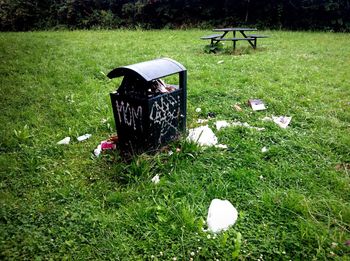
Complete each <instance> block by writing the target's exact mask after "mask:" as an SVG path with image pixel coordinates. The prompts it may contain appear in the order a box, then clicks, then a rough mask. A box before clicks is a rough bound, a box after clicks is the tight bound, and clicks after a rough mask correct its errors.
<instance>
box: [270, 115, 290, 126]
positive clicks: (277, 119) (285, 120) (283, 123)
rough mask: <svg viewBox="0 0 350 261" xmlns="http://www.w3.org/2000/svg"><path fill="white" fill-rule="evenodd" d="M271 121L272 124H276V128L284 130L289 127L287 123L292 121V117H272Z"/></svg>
mask: <svg viewBox="0 0 350 261" xmlns="http://www.w3.org/2000/svg"><path fill="white" fill-rule="evenodd" d="M272 120H273V122H274V123H276V124H277V125H278V126H280V127H281V128H283V129H285V128H287V126H288V125H289V123H290V122H291V120H292V117H287V116H278V117H275V116H272Z"/></svg>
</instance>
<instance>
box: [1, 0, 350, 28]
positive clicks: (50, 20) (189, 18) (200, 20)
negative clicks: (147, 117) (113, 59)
mask: <svg viewBox="0 0 350 261" xmlns="http://www.w3.org/2000/svg"><path fill="white" fill-rule="evenodd" d="M239 25H254V26H259V27H260V28H261V27H267V28H284V29H306V30H334V31H350V0H281V1H270V0H241V1H237V0H216V1H210V0H129V1H128V0H30V1H29V0H0V30H1V31H26V30H35V29H46V28H55V27H66V28H73V29H74V28H93V27H101V28H120V27H127V28H133V27H140V26H141V27H143V28H164V27H168V28H169V27H170V28H181V27H188V26H190V27H192V26H197V27H212V26H239Z"/></svg>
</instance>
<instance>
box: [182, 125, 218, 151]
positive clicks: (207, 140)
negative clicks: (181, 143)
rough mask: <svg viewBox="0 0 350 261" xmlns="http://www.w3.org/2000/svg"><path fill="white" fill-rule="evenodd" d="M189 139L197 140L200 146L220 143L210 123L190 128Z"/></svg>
mask: <svg viewBox="0 0 350 261" xmlns="http://www.w3.org/2000/svg"><path fill="white" fill-rule="evenodd" d="M187 140H189V141H193V142H196V143H198V144H199V145H200V146H213V145H216V144H217V143H218V138H217V137H216V136H215V134H214V132H213V131H212V130H211V129H210V128H209V127H208V125H205V126H200V127H197V128H194V129H190V130H189V134H188V137H187Z"/></svg>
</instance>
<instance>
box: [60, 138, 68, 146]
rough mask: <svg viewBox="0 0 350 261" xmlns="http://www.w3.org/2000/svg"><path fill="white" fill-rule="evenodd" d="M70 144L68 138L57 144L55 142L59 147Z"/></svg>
mask: <svg viewBox="0 0 350 261" xmlns="http://www.w3.org/2000/svg"><path fill="white" fill-rule="evenodd" d="M69 142H70V137H65V138H64V139H62V140H60V141H59V142H57V144H59V145H67V144H69Z"/></svg>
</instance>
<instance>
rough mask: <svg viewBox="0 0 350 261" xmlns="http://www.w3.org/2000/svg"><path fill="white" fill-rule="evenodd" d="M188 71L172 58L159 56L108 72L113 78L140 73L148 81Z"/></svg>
mask: <svg viewBox="0 0 350 261" xmlns="http://www.w3.org/2000/svg"><path fill="white" fill-rule="evenodd" d="M182 71H186V68H185V67H184V66H183V65H182V64H180V63H178V62H177V61H175V60H172V59H170V58H159V59H155V60H151V61H146V62H142V63H135V64H132V65H127V66H122V67H118V68H115V69H114V70H112V71H111V72H109V73H108V74H107V76H108V77H109V78H110V79H112V78H116V77H120V76H125V75H135V74H136V75H139V76H141V77H142V78H143V79H145V80H146V81H152V80H155V79H159V78H161V77H164V76H168V75H171V74H175V73H178V72H182Z"/></svg>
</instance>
